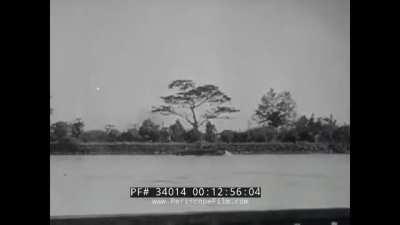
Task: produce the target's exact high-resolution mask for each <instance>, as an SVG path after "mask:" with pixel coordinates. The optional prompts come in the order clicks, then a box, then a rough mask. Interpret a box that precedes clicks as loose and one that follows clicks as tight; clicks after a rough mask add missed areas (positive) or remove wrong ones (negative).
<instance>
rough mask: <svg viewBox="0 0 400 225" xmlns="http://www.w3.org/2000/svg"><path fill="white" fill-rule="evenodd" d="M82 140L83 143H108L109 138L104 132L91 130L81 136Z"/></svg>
mask: <svg viewBox="0 0 400 225" xmlns="http://www.w3.org/2000/svg"><path fill="white" fill-rule="evenodd" d="M80 140H81V141H83V142H107V141H108V140H109V138H108V135H107V132H105V131H104V130H89V131H84V132H83V133H82V134H81V136H80Z"/></svg>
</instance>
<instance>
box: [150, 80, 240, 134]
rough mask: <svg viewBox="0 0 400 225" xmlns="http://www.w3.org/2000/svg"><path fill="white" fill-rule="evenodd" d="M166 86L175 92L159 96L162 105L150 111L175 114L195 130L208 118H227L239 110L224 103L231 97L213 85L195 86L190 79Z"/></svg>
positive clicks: (169, 114) (167, 114) (168, 114)
mask: <svg viewBox="0 0 400 225" xmlns="http://www.w3.org/2000/svg"><path fill="white" fill-rule="evenodd" d="M168 88H169V89H174V90H175V91H176V93H175V94H173V95H168V96H164V97H161V99H162V100H163V102H164V105H161V106H157V107H153V109H152V112H153V113H160V114H161V115H165V116H177V117H179V118H181V119H183V120H184V121H186V122H187V123H188V124H190V125H191V127H192V129H193V130H196V131H198V129H199V127H200V126H202V125H203V124H204V123H205V122H207V121H209V120H212V119H228V118H229V116H228V114H230V113H234V112H238V111H239V110H237V109H235V108H233V107H229V106H226V105H224V104H225V103H227V102H229V101H230V100H231V98H230V97H229V96H228V95H226V94H225V93H223V92H222V91H220V90H219V88H218V87H217V86H215V85H211V84H207V85H202V86H196V85H195V83H194V82H193V81H191V80H175V81H173V82H171V83H170V84H169V85H168ZM200 109H203V110H200ZM194 133H196V134H197V132H194ZM196 136H197V135H196Z"/></svg>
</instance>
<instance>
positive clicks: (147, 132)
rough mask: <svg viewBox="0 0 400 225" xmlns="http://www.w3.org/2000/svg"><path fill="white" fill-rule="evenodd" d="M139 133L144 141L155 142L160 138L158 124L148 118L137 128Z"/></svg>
mask: <svg viewBox="0 0 400 225" xmlns="http://www.w3.org/2000/svg"><path fill="white" fill-rule="evenodd" d="M139 134H140V136H142V137H143V139H144V140H145V141H152V142H157V141H158V140H159V139H160V131H159V126H158V125H156V124H155V123H154V122H153V121H151V120H150V119H146V120H144V121H143V123H142V125H141V126H140V128H139Z"/></svg>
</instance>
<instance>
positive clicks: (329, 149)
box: [50, 142, 350, 155]
mask: <svg viewBox="0 0 400 225" xmlns="http://www.w3.org/2000/svg"><path fill="white" fill-rule="evenodd" d="M221 151H222V152H223V151H229V152H230V153H232V154H310V153H350V146H348V145H342V144H327V143H310V142H297V143H273V142H269V143H137V142H114V143H50V154H173V155H175V154H182V153H183V154H193V155H198V154H202V153H207V154H211V155H213V154H214V153H215V154H216V155H217V154H219V153H220V152H221Z"/></svg>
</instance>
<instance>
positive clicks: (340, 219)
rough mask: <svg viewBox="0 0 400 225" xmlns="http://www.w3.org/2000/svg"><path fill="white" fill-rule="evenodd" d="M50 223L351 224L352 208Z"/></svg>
mask: <svg viewBox="0 0 400 225" xmlns="http://www.w3.org/2000/svg"><path fill="white" fill-rule="evenodd" d="M50 224H51V225H97V224H104V225H105V224H108V225H126V224H138V225H141V224H152V225H153V224H154V225H155V224H157V225H162V224H168V225H184V224H185V225H187V224H189V225H191V224H192V225H194V224H196V225H200V224H212V225H217V224H221V225H228V224H229V225H233V224H235V225H237V224H251V225H253V224H254V225H255V224H257V225H260V224H273V225H289V224H290V225H296V224H301V225H348V224H350V209H349V208H331V209H296V210H272V211H241V212H240V211H239V212H237V211H236V212H234V211H233V212H202V213H181V214H158V215H156V214H150V215H110V216H80V217H78V216H77V217H73V216H69V217H51V218H50Z"/></svg>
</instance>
